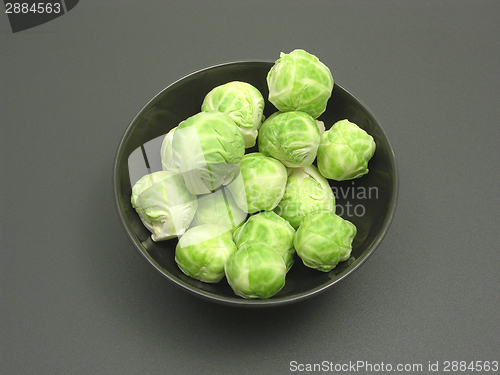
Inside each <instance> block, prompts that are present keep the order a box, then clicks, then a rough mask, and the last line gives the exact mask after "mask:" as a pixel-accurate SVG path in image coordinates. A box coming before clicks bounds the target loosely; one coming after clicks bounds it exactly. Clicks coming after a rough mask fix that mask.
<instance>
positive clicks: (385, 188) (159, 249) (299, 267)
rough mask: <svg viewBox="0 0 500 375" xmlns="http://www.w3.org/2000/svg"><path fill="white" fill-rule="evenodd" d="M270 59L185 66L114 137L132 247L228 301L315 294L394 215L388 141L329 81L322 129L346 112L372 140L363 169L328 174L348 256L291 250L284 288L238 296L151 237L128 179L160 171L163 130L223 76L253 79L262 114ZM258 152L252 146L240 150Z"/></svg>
mask: <svg viewBox="0 0 500 375" xmlns="http://www.w3.org/2000/svg"><path fill="white" fill-rule="evenodd" d="M272 65H273V63H272V62H259V61H256V62H253V61H250V62H236V63H227V64H222V65H217V66H214V67H210V68H207V69H204V70H200V71H198V72H195V73H192V74H190V75H188V76H186V77H184V78H182V79H180V80H178V81H176V82H174V83H173V84H171V85H170V86H168V87H166V88H165V89H164V90H162V91H161V92H160V93H158V94H157V95H156V96H155V97H154V98H153V99H151V100H150V101H149V102H148V103H147V104H146V105H145V106H144V108H143V109H142V110H141V111H140V112H139V113H138V114H137V116H136V117H135V118H134V119H133V121H132V122H131V123H130V125H129V126H128V128H127V130H126V131H125V134H124V135H123V137H122V140H121V142H120V144H119V147H118V151H117V154H116V159H115V165H114V176H113V178H114V193H115V199H116V204H117V209H118V215H119V217H120V220H121V222H122V224H123V226H124V228H125V231H126V233H127V234H128V236H129V238H130V240H131V241H132V243H133V244H134V246H135V248H136V249H137V250H138V251H139V253H140V254H141V255H142V256H143V257H144V259H145V260H146V261H147V262H149V263H150V264H151V265H152V266H153V267H154V268H155V269H156V270H157V271H158V272H160V273H161V274H162V275H164V276H165V277H166V278H167V279H169V280H171V281H172V282H174V283H175V284H176V285H178V286H180V287H182V288H184V289H186V290H187V291H189V292H192V293H194V294H196V295H198V296H201V297H204V298H207V299H210V300H213V301H216V302H220V303H227V304H233V305H242V306H272V305H278V304H286V303H290V302H295V301H299V300H302V299H304V298H307V297H311V296H313V295H316V294H318V293H320V292H322V291H324V290H325V289H326V288H328V287H330V286H331V285H333V284H335V283H336V282H338V281H340V280H341V279H343V278H344V277H346V276H347V275H349V274H350V273H352V272H353V271H354V270H355V269H357V268H358V267H359V266H360V265H361V264H362V263H363V262H364V261H365V260H366V259H367V257H368V256H369V255H370V254H371V253H372V252H373V251H374V250H375V248H376V247H377V246H378V245H379V243H380V242H381V240H382V238H383V237H384V235H385V233H386V231H387V229H388V227H389V225H390V222H391V220H392V217H393V215H394V211H395V206H396V199H397V181H398V179H397V169H396V162H395V157H394V153H393V150H392V148H391V145H390V142H389V140H388V138H387V136H386V134H385V132H384V131H383V129H382V128H381V127H380V125H379V124H378V122H377V120H376V119H375V118H374V116H373V115H372V114H371V112H370V111H369V110H368V109H367V108H366V107H365V106H364V105H363V104H362V103H361V102H360V101H359V100H358V99H357V98H355V97H354V96H353V95H352V94H350V93H349V92H348V91H347V90H345V89H344V88H343V87H341V86H340V85H338V84H337V83H336V84H335V87H334V89H333V93H332V96H331V98H330V100H329V102H328V106H327V110H326V112H325V113H323V114H322V115H321V116H320V117H319V120H322V121H323V122H324V124H325V128H326V129H329V128H330V127H331V125H332V124H334V123H335V122H336V121H338V120H342V119H349V120H350V121H352V122H354V123H356V124H357V125H359V126H360V127H361V128H363V129H365V130H366V131H367V132H368V133H369V134H370V135H371V136H372V137H373V138H374V139H375V142H376V146H377V147H376V151H375V154H374V156H373V158H372V159H371V160H370V162H369V164H368V167H369V173H368V174H366V175H365V176H363V177H361V178H358V179H355V180H351V181H343V182H335V181H331V180H330V185H331V187H332V189H333V192H334V194H335V197H336V213H337V214H338V215H340V216H342V217H343V218H344V219H346V220H349V221H351V222H352V223H353V224H354V225H356V227H357V235H356V237H355V239H354V241H353V250H352V254H351V258H350V259H349V260H348V261H346V262H342V263H340V264H339V265H338V266H337V267H336V268H334V269H333V270H332V271H330V272H328V273H323V272H320V271H316V270H312V269H309V268H307V267H305V266H304V265H303V264H302V261H301V260H300V258H298V257H297V255H296V256H295V264H294V266H293V267H292V269H291V270H290V271H289V273H288V275H287V279H286V285H285V287H284V288H283V289H282V290H281V291H280V292H279V293H278V294H277V295H275V296H274V297H272V298H270V299H268V300H244V299H242V298H240V297H238V296H236V295H235V294H234V292H233V291H232V290H231V288H230V287H229V285H228V283H227V281H226V280H225V279H223V280H222V281H221V282H219V283H217V284H207V283H203V282H200V281H197V280H194V279H191V278H190V277H188V276H186V275H184V274H183V273H182V272H181V271H180V269H179V268H178V267H177V264H176V263H175V260H174V255H175V246H176V244H177V240H176V239H171V240H167V241H163V242H158V243H155V242H153V241H152V240H151V238H150V232H149V231H148V230H147V229H146V228H145V227H144V225H143V224H142V222H141V220H140V219H139V216H138V215H137V214H136V212H135V210H134V209H133V208H132V206H131V204H130V195H131V191H132V186H133V184H134V183H135V182H136V181H137V180H138V179H139V178H140V177H142V176H143V175H145V174H147V173H150V172H153V171H157V170H161V159H160V146H161V142H162V141H163V138H164V136H165V134H166V133H167V132H168V131H169V130H170V129H172V128H174V127H175V126H177V125H178V124H179V123H180V122H181V121H183V120H185V119H186V118H188V117H190V116H192V115H194V114H196V113H198V112H199V111H200V107H201V103H202V102H203V99H204V97H205V95H206V94H207V93H208V92H209V91H210V90H212V89H213V88H214V87H216V86H218V85H221V84H224V83H226V82H229V81H235V80H239V81H244V82H248V83H250V84H252V85H254V86H255V87H256V88H257V89H259V90H260V92H261V93H262V95H263V96H264V98H265V99H266V106H265V110H264V115H265V116H266V117H268V116H270V115H271V114H272V113H274V112H275V111H276V108H275V107H274V106H273V105H272V104H270V103H269V102H268V101H267V96H268V93H269V91H268V88H267V83H266V75H267V72H268V71H269V69H270V68H271V67H272ZM255 151H258V150H257V148H256V147H254V148H252V149H247V152H255Z"/></svg>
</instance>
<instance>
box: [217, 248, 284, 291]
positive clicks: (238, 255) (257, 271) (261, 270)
mask: <svg viewBox="0 0 500 375" xmlns="http://www.w3.org/2000/svg"><path fill="white" fill-rule="evenodd" d="M225 273H226V278H227V281H228V283H229V285H230V286H231V288H232V289H233V291H234V293H235V294H236V295H238V296H240V297H243V298H246V299H250V298H260V299H267V298H270V297H272V296H274V295H275V294H276V293H278V292H279V291H280V290H281V289H282V288H283V287H284V286H285V276H286V265H285V262H284V261H283V258H282V257H281V255H280V254H278V252H277V251H276V250H274V249H273V248H272V247H271V246H270V245H268V244H266V243H264V242H259V241H246V242H244V243H243V244H242V245H241V246H240V247H239V248H238V250H237V251H236V252H235V253H233V254H231V255H230V256H229V258H228V260H227V262H226V265H225Z"/></svg>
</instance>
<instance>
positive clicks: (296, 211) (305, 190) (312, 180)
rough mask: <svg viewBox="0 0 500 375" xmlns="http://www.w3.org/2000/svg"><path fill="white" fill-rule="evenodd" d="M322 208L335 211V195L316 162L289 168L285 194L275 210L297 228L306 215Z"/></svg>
mask: <svg viewBox="0 0 500 375" xmlns="http://www.w3.org/2000/svg"><path fill="white" fill-rule="evenodd" d="M321 210H326V211H332V212H335V196H334V195H333V191H332V188H331V187H330V184H329V183H328V181H327V180H326V178H324V177H323V176H322V175H321V174H320V173H319V171H318V168H317V167H316V166H315V165H314V164H313V165H309V166H307V167H303V168H288V181H287V184H286V188H285V194H283V199H281V201H280V203H279V204H278V206H277V207H276V208H275V209H274V211H275V212H276V213H277V214H278V215H280V216H281V217H282V218H284V219H286V220H287V221H288V222H289V223H290V224H291V225H292V227H293V228H294V229H297V228H298V227H299V225H300V223H301V222H302V220H303V219H304V217H306V216H307V215H308V214H310V213H312V212H315V211H321Z"/></svg>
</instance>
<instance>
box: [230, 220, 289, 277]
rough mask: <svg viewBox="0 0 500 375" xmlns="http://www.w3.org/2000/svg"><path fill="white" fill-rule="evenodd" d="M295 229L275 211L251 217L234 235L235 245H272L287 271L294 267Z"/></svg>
mask: <svg viewBox="0 0 500 375" xmlns="http://www.w3.org/2000/svg"><path fill="white" fill-rule="evenodd" d="M294 236H295V229H293V228H292V226H291V225H290V223H288V221H286V220H285V219H283V218H281V217H280V216H278V215H277V214H276V213H275V212H273V211H264V212H260V213H258V214H256V215H253V216H250V217H249V218H248V220H247V221H246V222H245V223H244V224H243V225H242V226H241V227H239V228H238V229H236V231H235V232H234V234H233V239H234V243H235V244H236V246H238V247H240V246H241V245H242V244H243V243H245V242H246V241H260V242H265V243H266V244H268V245H270V246H271V247H272V248H273V249H274V250H276V251H277V252H278V253H279V254H280V255H281V256H282V257H283V260H284V261H285V265H286V269H287V271H288V270H290V268H291V267H292V265H293V255H294V254H295V249H294V248H293V237H294Z"/></svg>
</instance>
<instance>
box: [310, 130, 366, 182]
mask: <svg viewBox="0 0 500 375" xmlns="http://www.w3.org/2000/svg"><path fill="white" fill-rule="evenodd" d="M374 153H375V141H374V140H373V137H372V136H371V135H369V134H368V133H367V132H366V131H364V130H363V129H361V128H360V127H359V126H358V125H356V124H354V123H352V122H350V121H349V120H341V121H338V122H336V123H335V124H333V126H332V127H331V128H330V129H329V130H327V131H325V132H324V133H323V134H321V142H320V145H319V148H318V155H317V156H318V160H317V164H318V168H319V171H320V172H321V174H322V175H323V176H325V177H326V178H330V179H332V180H336V181H343V180H350V179H353V178H357V177H361V176H363V175H365V174H367V173H368V161H369V160H370V159H371V158H372V156H373V154H374Z"/></svg>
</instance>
